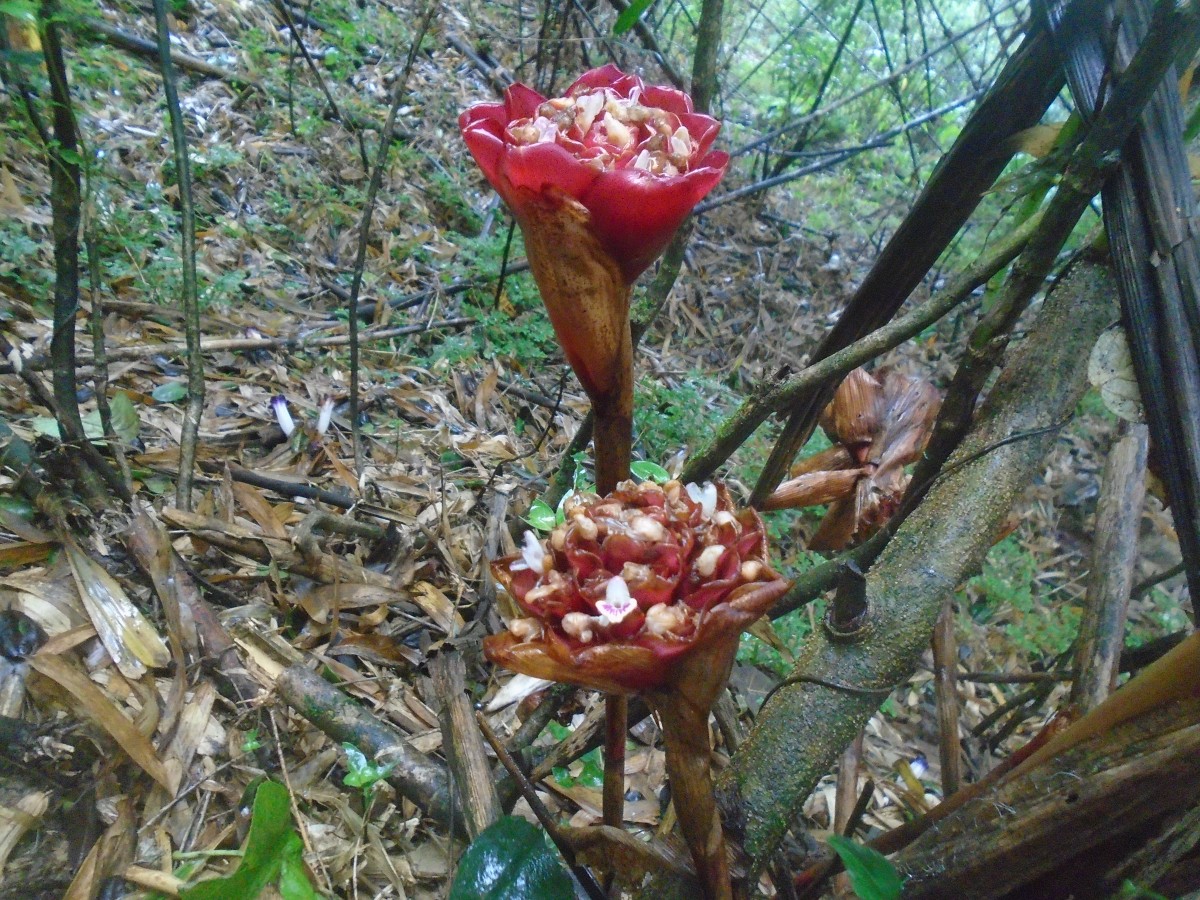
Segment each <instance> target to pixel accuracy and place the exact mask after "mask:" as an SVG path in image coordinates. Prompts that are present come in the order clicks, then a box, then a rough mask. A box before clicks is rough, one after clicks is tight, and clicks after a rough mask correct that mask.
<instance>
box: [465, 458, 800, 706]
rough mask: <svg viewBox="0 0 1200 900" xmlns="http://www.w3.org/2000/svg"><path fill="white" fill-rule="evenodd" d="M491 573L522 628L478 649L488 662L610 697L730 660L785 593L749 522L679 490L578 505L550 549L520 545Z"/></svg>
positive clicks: (752, 517) (712, 494)
mask: <svg viewBox="0 0 1200 900" xmlns="http://www.w3.org/2000/svg"><path fill="white" fill-rule="evenodd" d="M492 571H493V572H494V573H495V576H496V579H497V580H498V581H499V582H500V583H501V584H503V585H504V587H505V589H506V590H507V591H508V592H509V593H510V594H511V595H512V597H513V598H514V599H515V600H516V601H517V603H518V605H520V607H521V609H522V610H523V611H524V612H525V613H527V614H528V617H527V618H519V619H515V620H513V621H512V622H511V623H510V624H509V630H508V633H506V634H501V635H496V636H493V637H489V638H487V639H485V641H484V651H485V653H486V654H487V657H488V658H489V659H490V660H492V661H493V662H496V663H499V664H500V665H503V666H505V667H507V668H509V669H513V670H515V671H518V672H523V673H525V674H527V675H534V676H537V677H541V678H549V679H552V680H555V681H564V682H568V683H572V684H579V685H583V686H585V687H592V688H597V689H599V690H604V691H609V692H612V693H634V692H640V691H649V690H654V689H657V688H661V687H663V686H665V685H667V684H669V683H671V682H672V681H673V680H674V676H675V674H676V673H677V672H678V671H679V670H680V668H681V667H680V664H681V663H682V662H683V658H684V656H685V655H686V656H688V657H690V658H695V657H696V656H697V655H703V654H704V653H705V652H708V651H713V652H715V653H720V655H721V656H724V655H726V654H725V653H723V652H722V651H725V650H728V649H729V646H730V645H732V647H734V648H736V644H737V637H738V635H739V634H740V633H741V632H742V631H743V630H744V629H745V628H747V627H748V626H749V625H750V624H751V623H752V622H754V620H755V619H757V618H758V617H759V616H761V615H763V613H765V612H766V610H767V608H768V607H769V606H770V605H771V603H772V602H774V601H775V600H776V599H777V598H778V597H779V596H780V595H781V594H782V593H783V592H784V591H785V590H786V589H787V582H786V581H785V580H784V579H783V578H781V577H780V576H779V575H778V574H776V573H775V572H774V571H773V570H772V569H771V567H770V566H769V565H768V563H767V546H766V538H765V536H764V530H763V525H762V521H761V520H760V519H759V518H758V515H757V514H756V513H755V512H754V511H753V510H750V509H746V510H742V511H740V512H737V513H735V512H734V510H733V504H732V501H731V500H730V498H729V494H728V492H727V491H726V490H725V488H724V486H721V485H711V484H710V485H706V486H705V487H704V488H697V487H696V486H695V485H689V486H688V487H687V488H685V487H684V486H683V485H682V484H680V483H679V482H677V481H672V482H668V483H667V484H666V485H662V486H660V485H657V484H654V483H652V482H646V483H644V484H640V485H635V484H634V483H633V482H629V481H626V482H623V483H622V484H621V485H620V486H619V487H618V488H617V490H616V491H614V492H613V493H611V494H610V495H608V496H607V497H598V496H596V495H594V494H580V495H576V496H575V497H573V498H572V499H571V500H570V501H568V503H567V506H566V522H565V523H564V524H562V525H560V526H559V527H558V528H556V529H555V530H554V531H553V532H552V533H551V534H550V537H549V540H548V541H547V542H545V543H543V542H542V541H539V540H538V539H537V538H536V537H535V536H534V535H533V534H532V532H529V533H527V534H526V538H525V549H524V551H523V552H522V553H520V554H517V555H514V556H509V557H505V558H504V559H499V560H496V561H495V562H493V563H492Z"/></svg>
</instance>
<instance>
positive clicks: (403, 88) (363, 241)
mask: <svg viewBox="0 0 1200 900" xmlns="http://www.w3.org/2000/svg"><path fill="white" fill-rule="evenodd" d="M439 6H440V4H439V3H438V2H437V0H431V2H430V3H429V6H428V8H427V9H426V10H425V15H424V16H423V17H422V18H421V22H420V24H419V25H418V26H417V33H416V34H415V35H414V36H413V41H412V45H411V46H410V47H409V48H408V58H407V59H406V60H405V61H404V71H403V72H402V73H401V75H400V78H399V79H398V80H397V81H396V85H395V88H394V89H393V92H392V105H391V108H390V109H389V110H388V117H387V121H386V122H385V123H384V125H383V131H382V133H381V134H380V135H379V151H378V154H377V157H376V161H375V169H374V171H372V172H371V183H370V184H369V185H368V186H367V197H366V202H365V203H364V209H363V214H362V222H361V224H360V225H359V231H358V254H357V255H356V256H355V259H354V277H353V279H352V280H351V282H350V299H349V300H348V301H347V304H346V305H347V306H348V307H349V310H350V316H349V322H350V336H349V337H350V433H351V435H352V436H353V442H354V470H355V472H357V473H358V475H359V476H360V477H361V476H362V472H363V450H362V439H361V434H360V431H359V424H360V423H359V421H358V418H359V397H358V390H359V384H358V378H359V371H358V316H357V315H355V313H356V312H357V310H358V293H359V291H360V290H362V280H363V270H364V269H365V268H366V264H367V244H368V243H369V241H370V238H371V217H372V216H373V215H374V214H375V197H376V195H377V194H378V193H379V186H380V185H381V184H382V183H383V170H384V169H385V168H386V167H387V158H388V150H390V149H391V145H392V129H393V128H395V125H396V114H397V112H399V110H400V103H401V102H402V101H403V99H404V96H405V94H407V93H408V77H409V75H410V74H411V73H412V67H413V62H414V60H415V59H416V57H417V50H418V49H420V46H421V41H423V40H424V39H425V34H426V32H427V31H428V30H429V26H430V24H431V23H432V22H433V16H434V14H435V13H436V12H437V10H438V8H439ZM289 21H290V16H289ZM363 152H364V160H363V165H364V166H365V165H366V159H365V153H366V151H365V150H364V151H363Z"/></svg>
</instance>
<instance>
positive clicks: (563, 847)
mask: <svg viewBox="0 0 1200 900" xmlns="http://www.w3.org/2000/svg"><path fill="white" fill-rule="evenodd" d="M475 720H476V721H477V722H478V723H479V730H480V731H481V732H483V736H484V737H485V738H487V742H488V743H489V744H491V745H492V749H493V750H494V751H495V752H496V756H497V758H498V759H499V760H500V764H501V765H503V766H504V768H505V769H507V770H508V774H509V775H511V776H512V778H513V780H514V781H515V782H516V783H517V786H518V788H519V789H520V791H521V796H522V797H524V798H525V802H526V803H528V804H529V808H530V810H532V811H533V814H534V815H535V816H537V820H538V821H539V822H541V823H542V827H543V828H545V829H546V834H548V835H550V840H552V841H554V846H555V847H557V848H558V851H559V852H560V853H561V854H562V855H563V859H565V860H566V861H567V865H568V866H570V867H571V871H572V872H573V873H574V874H575V877H576V878H577V879H579V883H580V884H581V885H582V886H583V889H584V890H585V891H586V892H587V895H588V896H589V897H591V898H592V900H604V898H605V893H604V891H602V890H601V889H600V885H598V884H597V883H596V879H594V878H593V877H592V873H591V872H589V871H588V870H587V869H585V868H584V867H583V866H580V865H577V864H576V862H575V851H574V850H573V849H571V845H570V844H568V843H567V842H566V841H564V840H563V837H562V831H561V830H560V829H559V827H558V823H557V822H556V821H554V816H552V815H551V814H550V810H548V809H546V804H544V803H543V802H542V799H541V797H539V796H538V795H537V789H536V788H534V786H533V783H532V782H531V781H530V780H529V779H528V778H527V777H526V775H525V773H524V772H523V771H521V767H520V766H519V765H517V761H516V760H515V759H513V757H512V754H511V753H509V752H508V750H507V749H506V748H505V746H504V744H503V743H501V742H500V739H499V738H498V737H496V732H494V731H493V730H492V726H491V725H489V724H488V720H487V718H486V717H485V716H484V715H483V713H481V712H479V711H478V710H476V712H475Z"/></svg>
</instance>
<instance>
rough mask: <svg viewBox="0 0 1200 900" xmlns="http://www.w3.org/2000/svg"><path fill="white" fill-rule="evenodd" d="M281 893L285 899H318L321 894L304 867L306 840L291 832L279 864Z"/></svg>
mask: <svg viewBox="0 0 1200 900" xmlns="http://www.w3.org/2000/svg"><path fill="white" fill-rule="evenodd" d="M279 895H280V896H281V897H283V900H318V898H319V897H320V896H321V895H320V894H318V893H317V892H316V891H315V890H313V886H312V882H311V881H309V880H308V870H307V869H305V868H304V841H302V840H300V835H298V834H296V832H294V831H293V832H291V833H290V834H289V835H288V836H287V840H286V841H285V842H284V845H283V858H282V860H281V862H280V866H279Z"/></svg>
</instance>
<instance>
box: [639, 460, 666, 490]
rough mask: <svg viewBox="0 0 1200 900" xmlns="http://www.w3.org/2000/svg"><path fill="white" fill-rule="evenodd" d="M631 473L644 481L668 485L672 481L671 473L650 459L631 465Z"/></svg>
mask: <svg viewBox="0 0 1200 900" xmlns="http://www.w3.org/2000/svg"><path fill="white" fill-rule="evenodd" d="M629 471H630V472H632V473H633V474H634V475H636V476H637V477H638V478H640V479H642V481H657V482H658V483H659V484H666V483H667V482H668V481H670V480H671V473H670V472H668V471H667V470H666V469H664V468H663V467H662V466H660V465H659V464H658V463H654V462H650V460H648V459H639V460H638V461H637V462H635V463H630V464H629Z"/></svg>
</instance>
